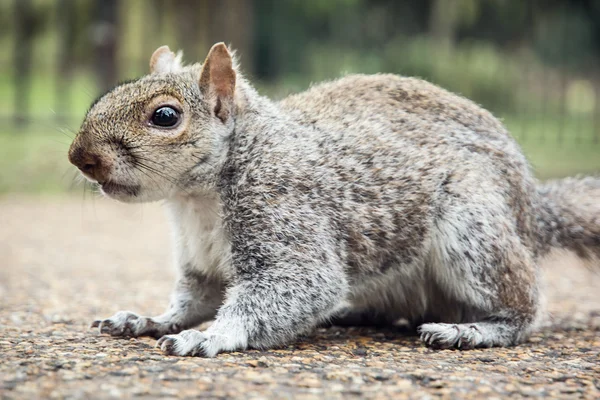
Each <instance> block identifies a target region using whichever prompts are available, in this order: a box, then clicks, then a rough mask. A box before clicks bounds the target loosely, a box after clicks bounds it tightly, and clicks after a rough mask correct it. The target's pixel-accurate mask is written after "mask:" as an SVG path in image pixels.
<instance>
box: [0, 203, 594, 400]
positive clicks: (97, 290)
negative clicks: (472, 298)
mask: <svg viewBox="0 0 600 400" xmlns="http://www.w3.org/2000/svg"><path fill="white" fill-rule="evenodd" d="M169 247H170V244H169V236H168V232H167V227H166V221H165V219H164V217H163V213H162V210H160V206H157V205H143V206H140V205H137V206H127V205H121V204H116V203H113V202H111V201H109V200H104V199H98V198H95V199H92V198H87V199H85V201H83V200H82V199H74V198H66V199H44V200H43V201H41V200H40V199H34V198H15V197H8V198H0V265H1V268H0V299H1V303H0V332H1V337H0V354H1V359H0V397H1V398H7V399H10V398H31V399H34V398H64V397H68V398H89V397H93V398H120V397H134V396H135V397H141V398H155V397H167V398H191V397H202V398H229V397H238V396H239V397H248V398H291V397H297V398H307V399H308V398H321V399H322V398H352V397H364V398H390V397H394V398H413V397H416V398H421V397H433V396H436V397H437V396H442V397H448V398H456V397H484V396H485V397H487V398H490V399H491V398H499V397H505V396H511V395H512V396H517V397H521V396H531V397H538V396H551V397H553V398H590V399H592V398H596V399H598V398H600V335H599V332H600V296H598V294H597V293H598V290H599V289H600V274H595V273H592V272H591V271H589V270H585V269H583V268H581V266H578V265H577V264H576V263H575V262H574V261H573V259H564V258H563V259H561V260H560V261H557V262H554V263H552V264H551V265H549V266H548V267H547V268H546V269H545V271H546V274H545V275H546V281H547V286H548V288H547V293H548V309H549V311H550V314H551V318H549V321H548V323H547V326H546V327H545V328H543V329H542V330H541V332H540V333H538V334H536V335H534V336H533V337H532V338H531V339H530V340H529V341H528V342H527V343H525V344H523V345H521V346H518V347H515V348H510V349H484V350H473V351H464V352H461V351H453V350H444V351H432V350H428V349H426V348H425V347H423V346H422V345H421V344H420V343H419V342H418V341H417V340H416V338H415V337H412V336H408V335H406V334H403V333H402V332H395V331H392V330H376V329H366V328H350V329H343V328H336V327H334V328H329V329H319V330H318V331H317V332H316V333H315V334H314V335H312V336H310V337H307V338H303V339H302V340H299V341H298V342H297V343H295V344H292V345H290V346H287V347H284V348H281V349H277V350H272V351H267V352H261V351H248V352H244V353H230V354H221V355H219V356H218V357H217V358H215V359H199V358H178V357H166V356H163V355H162V354H161V353H160V352H159V351H158V350H157V349H155V348H154V343H155V341H154V340H152V339H145V338H144V339H130V340H125V339H114V338H110V337H107V336H103V335H99V334H98V333H97V332H96V331H94V330H90V329H88V326H89V324H90V322H91V321H92V320H93V319H95V318H97V317H107V316H110V315H112V314H113V313H114V312H116V311H119V310H132V311H136V312H140V313H144V314H158V313H160V312H161V311H162V310H163V308H164V307H165V306H166V305H167V304H166V303H167V296H168V293H169V291H170V288H171V284H172V280H173V275H174V274H173V271H172V269H171V268H170V267H169V266H168V265H170V256H169Z"/></svg>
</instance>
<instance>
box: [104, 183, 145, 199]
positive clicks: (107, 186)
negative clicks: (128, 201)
mask: <svg viewBox="0 0 600 400" xmlns="http://www.w3.org/2000/svg"><path fill="white" fill-rule="evenodd" d="M100 190H101V191H102V193H103V194H105V195H107V196H123V195H125V196H137V195H138V194H139V192H140V186H139V185H123V184H120V183H115V182H110V181H108V182H104V183H102V184H100Z"/></svg>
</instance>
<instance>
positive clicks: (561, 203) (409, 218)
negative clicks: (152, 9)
mask: <svg viewBox="0 0 600 400" xmlns="http://www.w3.org/2000/svg"><path fill="white" fill-rule="evenodd" d="M163 51H164V50H163ZM164 54H168V53H164ZM164 54H161V55H160V56H161V57H163V56H164ZM211 54H212V53H211ZM165 60H166V61H165ZM165 62H166V66H165V67H164V71H155V72H154V73H152V74H150V75H148V76H146V77H143V78H141V79H139V80H137V81H135V82H131V83H126V84H123V85H121V86H119V87H117V88H116V89H114V90H113V91H111V92H109V93H108V94H106V95H105V96H103V97H102V98H101V99H100V100H99V101H98V102H97V103H96V104H95V105H94V106H93V107H92V109H91V110H90V112H89V113H88V116H87V118H86V120H85V122H84V123H83V125H82V129H81V132H80V134H79V135H78V137H77V138H76V140H75V142H74V144H73V145H72V148H71V157H72V159H73V158H76V156H83V155H84V153H86V154H87V153H90V152H94V153H96V154H98V155H100V157H102V158H103V159H105V160H107V162H106V166H105V168H106V171H105V173H106V176H108V178H107V179H114V180H116V181H118V182H119V183H122V184H128V185H135V186H136V190H135V193H133V194H131V193H121V194H119V195H118V196H111V197H115V198H117V199H119V200H122V201H150V200H158V199H164V200H165V202H166V203H167V206H168V207H167V208H168V210H169V212H170V214H171V221H172V222H173V224H172V225H173V233H174V239H175V248H176V257H175V258H176V263H177V265H178V266H179V269H180V271H181V273H180V275H181V278H180V280H179V284H178V287H179V289H178V290H175V292H174V296H173V300H172V305H171V311H170V312H168V313H167V314H165V315H166V316H165V315H163V316H161V317H160V318H157V319H156V318H155V319H152V318H146V320H147V321H150V322H149V323H150V325H152V324H155V323H156V321H159V322H160V323H162V324H163V325H161V326H163V327H166V328H164V329H162V330H160V334H166V335H167V336H164V337H163V338H162V339H161V340H160V341H159V346H160V347H161V348H162V349H163V350H164V351H165V352H166V353H168V354H178V355H203V356H214V355H216V354H217V353H219V352H222V351H230V350H239V349H244V348H246V347H254V348H269V347H273V346H277V345H281V344H284V343H288V342H289V341H291V340H293V339H294V338H295V337H297V336H298V335H299V334H303V333H306V332H309V331H310V330H311V329H313V328H314V327H315V326H316V325H317V324H319V323H321V322H323V321H326V320H329V319H330V318H332V317H335V316H338V315H341V314H343V313H345V312H348V311H349V310H352V311H358V312H366V313H368V314H372V315H373V316H379V317H381V316H383V317H384V319H385V320H388V321H393V320H395V319H399V318H405V319H408V320H409V321H410V322H411V323H412V324H414V326H415V327H416V326H420V327H419V331H420V333H421V337H422V339H423V340H424V341H425V343H426V344H427V345H430V346H432V347H439V348H448V347H456V348H474V347H488V346H508V345H514V344H517V343H519V342H521V341H523V340H524V339H526V338H527V336H528V334H529V333H530V332H531V330H532V329H533V328H534V327H535V323H536V321H537V318H538V317H539V315H540V304H539V303H540V300H539V299H540V293H539V288H538V261H539V259H540V258H541V257H542V256H543V255H545V254H546V253H547V252H548V251H549V250H550V249H551V248H555V247H560V248H566V249H570V250H573V251H576V252H577V253H578V254H579V255H581V256H583V257H586V258H588V259H590V260H596V261H597V260H598V258H599V255H600V220H599V219H600V207H599V206H598V204H600V203H599V202H600V183H599V182H600V181H599V180H598V179H594V178H585V179H582V180H575V179H569V180H566V181H562V182H556V183H552V184H549V185H545V186H538V185H537V183H536V181H535V180H534V178H533V176H532V174H531V172H530V169H529V166H528V163H527V161H526V159H525V157H524V156H523V154H522V153H521V151H520V149H519V147H518V146H517V144H516V143H515V142H514V140H513V139H512V138H511V137H510V135H509V134H508V133H507V131H506V129H505V128H504V127H503V126H502V124H501V123H500V122H499V121H498V120H497V119H495V118H494V117H493V116H492V115H491V114H490V113H489V112H487V111H485V110H483V109H481V108H480V107H478V106H477V105H475V104H474V103H472V102H470V101H469V100H466V99H464V98H461V97H459V96H456V95H454V94H452V93H449V92H447V91H445V90H443V89H441V88H439V87H436V86H434V85H432V84H430V83H427V82H424V81H422V80H419V79H413V78H404V77H399V76H396V75H372V76H365V75H353V76H347V77H345V78H342V79H339V80H337V81H333V82H328V83H323V84H319V85H316V86H313V87H312V88H311V89H309V90H308V91H306V92H303V93H300V94H297V95H294V96H291V97H288V98H286V99H284V100H283V101H281V102H280V103H275V102H272V101H270V100H268V99H266V98H264V97H261V96H259V95H258V94H257V93H256V92H255V90H254V89H253V88H252V87H251V86H250V85H249V84H248V83H247V82H246V81H245V80H244V78H243V77H242V76H241V75H240V73H239V71H237V67H235V68H236V72H237V74H236V76H237V78H236V80H235V95H234V96H233V98H231V99H229V100H228V99H227V98H225V101H226V102H225V103H223V107H229V108H226V110H227V113H226V114H224V115H225V116H223V115H217V111H216V110H221V108H220V107H221V103H218V105H217V106H216V107H217V108H215V104H217V103H215V97H214V93H212V92H210V89H209V88H208V87H205V86H202V85H198V82H199V80H200V74H201V71H202V66H200V65H192V66H188V67H183V66H181V65H179V61H178V60H177V58H176V57H175V56H174V55H173V56H172V61H171V62H169V60H168V58H167V59H163V58H161V63H162V64H164V63H165ZM203 82H204V81H203ZM159 94H162V95H164V94H166V95H168V96H172V97H175V98H176V99H177V100H178V101H179V102H180V103H181V104H182V107H183V109H184V114H185V115H186V119H185V121H184V124H183V127H182V128H181V129H179V130H178V131H177V133H176V134H175V135H172V136H169V135H160V134H159V133H160V132H153V131H152V130H149V129H147V128H146V127H145V126H144V125H142V124H141V122H140V121H143V120H144V116H145V115H146V114H147V111H144V110H147V109H149V106H148V104H150V103H152V101H153V99H155V98H156V97H157V96H158V95H159ZM219 101H220V100H219ZM227 101H230V102H231V103H227ZM137 157H141V158H142V159H143V160H146V161H145V162H146V163H147V164H148V163H150V164H151V165H153V166H156V167H157V169H158V172H156V173H153V172H152V171H151V170H150V171H149V170H146V171H145V172H144V171H143V170H140V169H139V168H138V167H137V166H136V158H137ZM209 283H210V284H209ZM190 287H193V288H194V290H190V289H189V288H190ZM181 288H184V289H185V290H182V289H181ZM215 313H216V320H215V322H214V323H213V325H212V326H211V327H210V328H208V330H206V331H205V332H199V331H194V330H188V331H184V332H181V333H179V331H180V330H182V329H187V328H191V327H193V326H194V325H195V324H197V323H199V322H201V321H204V320H206V319H209V318H212V317H213V316H214V315H215ZM135 318H138V319H139V318H141V317H137V316H136V317H135ZM135 318H134V319H133V320H136V319H135ZM126 320H127V318H124V317H123V314H117V315H116V316H115V317H113V318H109V319H107V320H104V321H97V322H96V323H95V325H97V326H100V328H101V330H102V331H103V332H107V333H111V334H113V335H132V336H138V335H141V334H148V331H149V330H151V329H150V328H148V329H145V328H144V327H141V328H140V327H138V328H136V329H131V328H129V329H124V328H123V327H124V325H125V324H126V323H127V322H126ZM173 321H175V322H176V323H173ZM107 326H108V327H109V328H106V327H107ZM115 326H116V327H117V328H116V329H115ZM152 326H154V325H152ZM102 327H105V328H104V329H103V328H102ZM111 329H112V330H111ZM150 333H154V334H155V333H156V332H154V331H152V332H150ZM178 333H179V334H178ZM155 336H157V335H156V334H155Z"/></svg>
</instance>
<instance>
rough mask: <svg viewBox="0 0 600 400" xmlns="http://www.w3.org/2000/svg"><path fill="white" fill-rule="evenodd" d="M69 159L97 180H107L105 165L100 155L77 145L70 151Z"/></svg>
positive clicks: (101, 181)
mask: <svg viewBox="0 0 600 400" xmlns="http://www.w3.org/2000/svg"><path fill="white" fill-rule="evenodd" d="M69 161H70V162H71V164H73V165H74V166H76V167H77V168H79V170H80V171H81V172H83V173H84V174H85V175H87V176H89V177H90V178H92V179H94V180H96V181H97V182H100V183H103V182H105V181H106V172H105V166H104V165H103V163H102V159H101V158H100V157H99V156H98V155H96V154H93V153H89V152H87V151H85V150H84V149H83V148H81V147H75V148H72V149H71V151H69Z"/></svg>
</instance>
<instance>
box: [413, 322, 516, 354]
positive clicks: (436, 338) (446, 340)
mask: <svg viewBox="0 0 600 400" xmlns="http://www.w3.org/2000/svg"><path fill="white" fill-rule="evenodd" d="M418 332H419V334H420V337H421V340H422V341H423V342H424V343H425V344H426V345H427V346H429V347H432V348H436V349H449V348H456V349H460V350H467V349H474V348H479V347H495V346H498V347H505V346H512V345H515V344H518V343H519V342H520V341H521V340H522V337H526V335H524V334H523V332H522V327H521V326H520V325H519V324H515V323H512V322H511V321H497V322H474V323H468V324H443V323H428V324H423V325H421V326H420V327H419V328H418Z"/></svg>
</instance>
